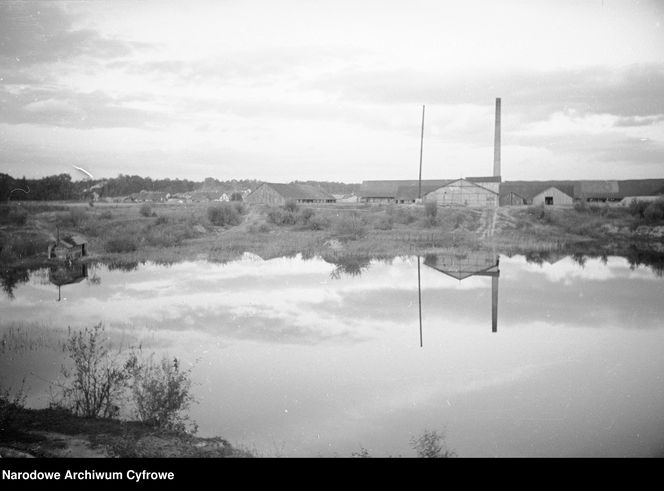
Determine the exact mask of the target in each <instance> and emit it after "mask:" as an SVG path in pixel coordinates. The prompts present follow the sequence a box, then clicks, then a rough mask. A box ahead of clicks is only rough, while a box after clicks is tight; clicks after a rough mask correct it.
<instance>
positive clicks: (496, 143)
mask: <svg viewBox="0 0 664 491" xmlns="http://www.w3.org/2000/svg"><path fill="white" fill-rule="evenodd" d="M493 175H494V177H498V176H500V97H496V129H495V133H494V137H493Z"/></svg>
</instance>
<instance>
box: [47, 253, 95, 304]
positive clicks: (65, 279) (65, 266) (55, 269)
mask: <svg viewBox="0 0 664 491" xmlns="http://www.w3.org/2000/svg"><path fill="white" fill-rule="evenodd" d="M87 277H88V266H87V265H86V264H82V263H76V262H74V263H61V264H57V265H53V266H51V267H50V268H49V272H48V280H49V281H50V282H51V283H53V284H54V285H56V286H57V287H58V302H59V301H60V300H61V299H62V295H61V288H62V287H63V286H64V285H73V284H75V283H80V282H81V281H83V280H84V279H86V278H87Z"/></svg>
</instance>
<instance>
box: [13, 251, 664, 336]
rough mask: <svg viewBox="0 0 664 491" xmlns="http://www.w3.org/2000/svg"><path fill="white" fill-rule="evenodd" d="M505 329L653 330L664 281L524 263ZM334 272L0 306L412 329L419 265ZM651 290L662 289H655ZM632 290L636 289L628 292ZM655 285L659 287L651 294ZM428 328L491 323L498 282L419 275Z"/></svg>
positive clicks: (593, 265)
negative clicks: (336, 275)
mask: <svg viewBox="0 0 664 491" xmlns="http://www.w3.org/2000/svg"><path fill="white" fill-rule="evenodd" d="M500 266H501V278H500V294H499V302H500V305H499V326H501V327H503V328H510V327H516V326H522V325H523V326H525V325H528V324H532V323H533V322H536V321H539V320H546V322H547V323H550V324H552V325H566V326H608V327H611V326H618V327H657V326H658V325H659V320H658V319H659V318H660V317H661V315H662V308H661V307H660V302H659V298H660V297H661V293H662V288H664V282H662V281H658V280H659V279H658V278H656V277H655V276H654V275H653V274H651V273H650V272H649V270H647V269H645V268H643V269H636V270H631V269H630V268H629V264H628V263H627V261H626V260H624V259H622V258H613V257H612V258H609V259H608V262H607V264H606V265H604V264H602V263H601V261H600V260H598V259H589V260H588V261H587V262H586V264H585V267H584V268H581V267H580V266H579V265H578V264H577V263H575V262H574V261H573V260H572V259H571V258H565V259H562V260H560V261H558V262H556V263H555V264H547V263H545V264H543V265H542V266H539V265H536V264H531V263H527V262H526V261H525V259H524V258H523V257H519V256H517V257H513V258H503V259H502V261H501V265H500ZM334 267H335V266H334V265H332V264H329V263H327V262H325V261H322V260H320V259H314V260H308V261H302V260H301V259H299V258H279V259H274V260H269V261H262V260H256V259H251V258H245V259H243V260H240V261H236V262H232V263H228V264H225V265H217V264H209V263H207V262H184V263H178V264H174V265H173V266H159V265H155V264H146V265H143V266H141V267H140V268H139V269H138V270H137V271H133V272H122V271H109V270H108V269H107V268H99V276H100V277H102V278H103V281H102V284H101V285H96V286H95V287H94V288H92V287H90V286H89V285H87V284H85V283H82V284H76V285H67V286H66V287H65V288H63V297H66V298H67V300H66V301H63V302H59V303H58V302H55V301H54V298H55V297H54V290H53V288H52V285H51V286H45V285H42V284H40V283H39V282H38V281H31V282H29V283H28V284H24V285H21V286H20V287H19V288H18V289H17V291H16V298H15V300H13V301H11V302H10V301H9V300H7V299H3V300H0V306H1V307H3V311H4V312H3V313H4V314H5V319H6V321H18V320H21V321H26V322H30V321H34V322H36V321H41V320H43V319H48V320H49V322H52V323H53V324H54V325H72V326H81V325H92V324H94V323H96V322H99V321H100V320H102V321H104V322H106V323H110V324H114V325H122V324H133V325H136V326H158V327H159V329H160V330H162V331H167V330H168V331H181V330H182V329H184V328H189V329H191V328H195V329H197V330H200V331H205V332H206V333H209V334H213V335H215V336H221V337H223V336H229V337H232V338H247V339H256V340H258V339H263V340H265V341H268V342H279V341H281V342H284V343H305V344H307V343H316V342H322V341H329V340H335V341H339V342H340V341H342V340H344V341H346V342H348V341H350V342H357V341H360V340H366V339H369V338H373V337H377V336H382V335H383V334H384V333H386V332H388V331H390V329H394V328H403V327H409V326H412V325H414V324H415V323H417V263H416V260H415V259H414V258H395V259H394V260H393V261H392V263H391V264H386V263H383V262H379V261H374V262H372V264H371V267H370V268H369V269H368V270H367V271H366V272H365V273H364V274H363V275H362V276H359V277H341V278H340V279H337V280H330V279H329V274H330V272H331V271H332V270H333V269H334ZM653 279H654V280H655V281H653ZM626 281H629V288H625V282H626ZM653 286H654V288H653ZM422 303H423V317H424V319H423V320H424V326H425V328H426V327H427V326H433V325H436V326H437V325H453V324H458V323H473V324H479V325H484V324H486V325H487V326H488V325H489V323H490V319H491V279H490V278H487V277H480V276H474V277H469V278H466V279H464V280H463V281H458V280H455V279H453V278H450V277H449V276H446V275H444V274H441V273H440V272H438V271H436V270H434V269H432V268H428V267H423V268H422Z"/></svg>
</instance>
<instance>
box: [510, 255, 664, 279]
mask: <svg viewBox="0 0 664 491" xmlns="http://www.w3.org/2000/svg"><path fill="white" fill-rule="evenodd" d="M507 263H509V264H517V265H519V270H518V271H520V272H524V271H525V272H529V273H539V274H541V275H543V276H544V278H546V280H548V281H552V282H562V283H564V284H565V285H571V284H572V282H573V280H583V281H605V280H612V279H624V280H627V279H634V280H652V281H659V280H660V279H659V278H657V277H656V276H655V275H653V274H652V272H651V271H650V270H649V269H648V268H646V267H641V268H636V269H631V268H630V265H629V262H628V261H627V259H625V258H622V257H615V256H613V257H609V258H607V261H606V264H604V263H603V262H602V261H601V260H600V259H597V258H588V259H587V260H586V262H585V264H584V266H583V267H581V266H579V264H578V263H576V262H575V261H574V260H573V259H572V258H571V257H566V258H564V259H561V260H560V261H558V262H556V263H554V264H548V263H544V264H542V265H541V266H540V265H538V264H534V263H529V262H527V261H526V260H525V258H524V257H523V256H515V257H513V258H505V259H504V260H502V261H501V265H503V264H507Z"/></svg>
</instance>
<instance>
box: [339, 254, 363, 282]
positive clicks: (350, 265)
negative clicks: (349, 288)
mask: <svg viewBox="0 0 664 491" xmlns="http://www.w3.org/2000/svg"><path fill="white" fill-rule="evenodd" d="M328 262H331V263H332V264H335V265H336V266H337V267H336V268H335V269H334V271H332V272H331V273H330V278H332V279H333V280H338V279H340V278H341V276H342V275H344V274H345V275H348V276H360V275H361V274H362V272H363V271H365V270H367V269H369V265H370V264H371V258H369V257H363V256H344V257H341V258H335V259H334V260H330V261H328Z"/></svg>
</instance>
